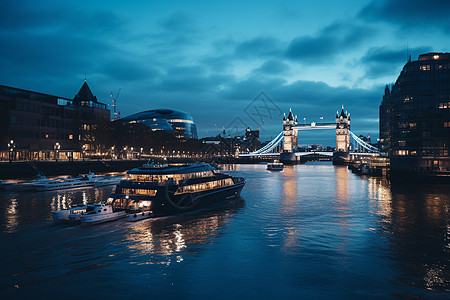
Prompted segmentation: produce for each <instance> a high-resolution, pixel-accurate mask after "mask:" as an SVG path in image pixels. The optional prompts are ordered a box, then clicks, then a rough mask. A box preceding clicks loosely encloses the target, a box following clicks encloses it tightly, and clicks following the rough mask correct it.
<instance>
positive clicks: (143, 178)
mask: <svg viewBox="0 0 450 300" xmlns="http://www.w3.org/2000/svg"><path fill="white" fill-rule="evenodd" d="M210 176H214V172H213V171H203V172H195V173H187V174H165V175H147V174H127V175H126V176H125V178H126V180H129V181H134V182H136V181H138V182H158V183H166V182H168V181H173V182H174V183H176V184H179V182H180V181H182V180H185V179H190V178H203V177H210Z"/></svg>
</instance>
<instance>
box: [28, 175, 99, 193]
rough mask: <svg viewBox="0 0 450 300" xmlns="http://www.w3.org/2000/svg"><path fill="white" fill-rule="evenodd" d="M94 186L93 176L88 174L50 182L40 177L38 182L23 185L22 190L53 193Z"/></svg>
mask: <svg viewBox="0 0 450 300" xmlns="http://www.w3.org/2000/svg"><path fill="white" fill-rule="evenodd" d="M41 176H42V175H41ZM94 184H95V174H93V173H89V174H88V175H82V176H77V177H69V178H63V179H55V180H50V179H47V178H45V176H42V177H41V178H40V179H38V180H34V181H31V182H26V183H23V184H22V188H23V189H25V190H33V191H54V190H63V189H73V188H80V187H91V186H94Z"/></svg>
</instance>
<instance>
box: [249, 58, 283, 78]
mask: <svg viewBox="0 0 450 300" xmlns="http://www.w3.org/2000/svg"><path fill="white" fill-rule="evenodd" d="M289 69H290V67H289V66H288V65H287V64H285V63H284V62H283V61H281V60H279V59H270V60H266V61H265V62H264V63H263V64H262V65H261V66H260V67H259V68H257V69H255V70H254V72H256V73H261V74H266V75H279V74H283V73H286V72H287V71H289Z"/></svg>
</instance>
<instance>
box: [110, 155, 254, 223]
mask: <svg viewBox="0 0 450 300" xmlns="http://www.w3.org/2000/svg"><path fill="white" fill-rule="evenodd" d="M244 185H245V180H244V178H242V177H234V176H231V175H228V174H224V173H221V172H220V170H218V169H217V168H216V167H213V166H211V165H209V164H205V163H194V164H178V165H167V164H154V163H151V164H145V165H144V166H143V167H141V168H136V169H132V170H130V171H128V172H127V174H126V175H125V177H124V178H123V179H122V181H121V182H120V183H119V184H118V185H117V186H116V190H115V193H113V194H111V195H110V196H109V198H108V200H107V201H106V204H109V205H111V206H112V207H113V208H114V209H115V210H125V211H127V212H128V216H127V219H128V220H129V221H137V220H141V219H145V218H151V217H159V216H167V215H173V214H178V213H184V212H188V211H193V210H197V209H199V208H202V207H205V206H208V205H212V204H217V203H219V202H222V201H225V200H229V199H232V198H236V197H239V196H240V193H241V191H242V189H243V187H244Z"/></svg>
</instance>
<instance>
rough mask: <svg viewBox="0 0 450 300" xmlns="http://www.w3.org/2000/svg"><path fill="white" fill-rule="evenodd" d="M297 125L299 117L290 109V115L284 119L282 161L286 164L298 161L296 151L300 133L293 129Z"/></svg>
mask: <svg viewBox="0 0 450 300" xmlns="http://www.w3.org/2000/svg"><path fill="white" fill-rule="evenodd" d="M296 125H297V117H294V115H293V114H292V109H289V115H288V116H287V118H286V114H285V115H284V117H283V148H282V152H281V153H280V160H281V161H282V162H284V163H294V162H295V161H296V157H295V151H296V150H297V144H298V131H297V130H294V129H293V127H294V126H296Z"/></svg>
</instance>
